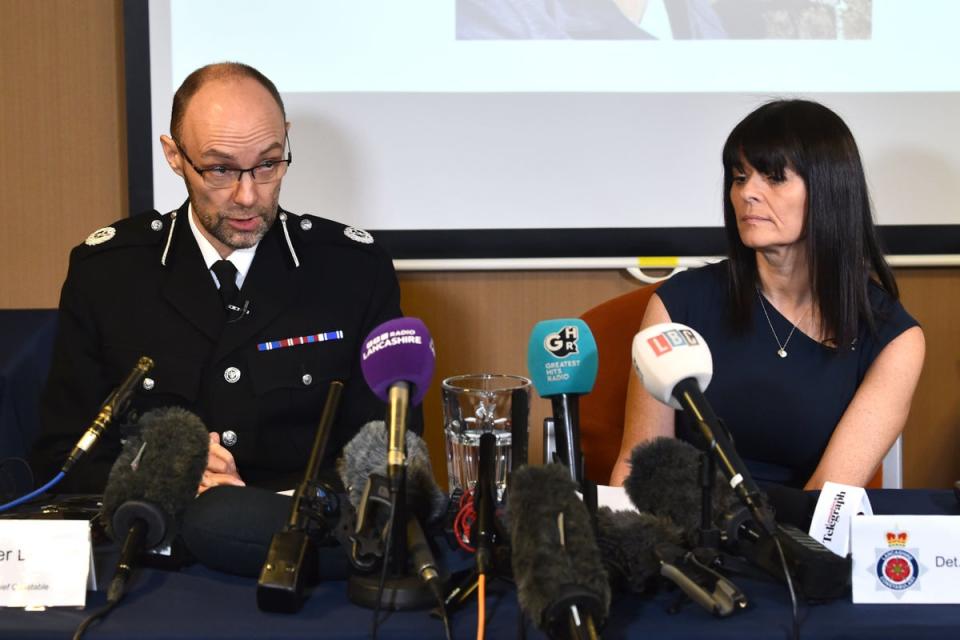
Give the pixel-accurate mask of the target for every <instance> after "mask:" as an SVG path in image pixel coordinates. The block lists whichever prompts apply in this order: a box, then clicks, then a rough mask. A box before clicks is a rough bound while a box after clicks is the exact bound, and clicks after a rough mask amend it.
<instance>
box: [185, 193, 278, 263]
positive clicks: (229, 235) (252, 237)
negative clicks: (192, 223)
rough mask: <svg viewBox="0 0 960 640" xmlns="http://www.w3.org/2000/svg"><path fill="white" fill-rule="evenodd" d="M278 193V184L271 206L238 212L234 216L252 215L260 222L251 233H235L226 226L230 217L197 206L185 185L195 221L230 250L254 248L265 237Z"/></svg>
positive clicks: (271, 224) (272, 219) (255, 207)
mask: <svg viewBox="0 0 960 640" xmlns="http://www.w3.org/2000/svg"><path fill="white" fill-rule="evenodd" d="M184 182H186V181H184ZM279 192H280V184H279V183H278V184H277V186H276V189H275V190H274V192H273V194H272V195H273V197H272V198H270V200H271V201H272V205H267V206H254V207H251V208H249V209H242V210H241V212H240V213H241V215H239V216H234V217H242V218H247V217H251V215H252V216H253V217H256V218H257V219H258V220H259V222H260V224H258V225H257V227H256V228H255V229H254V230H252V231H237V230H234V229H232V228H231V227H230V225H229V224H228V222H227V219H228V218H230V217H231V216H229V215H227V214H226V213H225V212H224V211H222V210H216V211H214V212H213V213H211V212H210V211H209V209H207V208H205V207H203V206H202V205H199V203H198V198H197V194H196V193H194V190H193V189H192V188H191V186H190V184H189V183H187V194H188V195H189V197H190V204H191V205H192V206H193V211H194V213H195V214H196V216H197V221H198V222H199V224H200V226H201V227H203V229H204V230H205V231H206V232H207V233H209V234H210V235H212V236H213V237H214V238H216V239H217V240H218V241H219V242H220V243H222V244H223V245H224V246H227V247H229V248H231V249H248V248H250V247H253V246H256V244H257V243H258V242H260V240H262V239H263V236H265V235H266V233H267V231H269V230H270V227H271V226H273V223H274V221H275V220H276V219H277V209H278V205H277V202H278V199H279Z"/></svg>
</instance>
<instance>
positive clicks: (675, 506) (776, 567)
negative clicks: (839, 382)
mask: <svg viewBox="0 0 960 640" xmlns="http://www.w3.org/2000/svg"><path fill="white" fill-rule="evenodd" d="M630 464H631V469H630V475H629V476H627V478H626V480H625V481H624V488H625V490H626V492H627V495H628V496H629V497H630V500H631V502H633V504H634V506H635V507H636V508H637V509H639V510H640V511H644V512H649V513H651V514H654V515H657V516H661V517H664V518H668V519H670V520H672V521H673V522H674V523H676V524H677V525H678V526H679V527H680V529H681V530H682V531H683V535H684V538H685V541H686V543H687V544H691V545H692V544H694V543H695V540H696V534H697V528H698V527H699V526H700V524H701V523H700V518H699V514H700V509H701V506H702V505H701V496H702V491H701V487H700V484H699V482H698V474H699V468H700V451H699V450H698V449H697V448H696V447H694V446H692V445H691V444H689V443H687V442H683V441H682V440H677V439H676V438H655V439H654V440H651V441H649V442H644V443H641V444H639V445H637V447H636V448H635V449H634V450H633V452H632V454H631V459H630ZM713 487H714V490H713V496H712V499H713V503H714V505H715V506H716V507H717V509H716V512H717V513H718V514H720V515H719V516H718V523H717V524H718V525H719V526H720V530H721V542H722V545H723V547H724V548H726V549H727V550H729V551H731V552H732V553H734V554H736V555H739V556H742V557H744V558H746V559H747V560H748V561H749V562H751V563H752V564H754V565H755V566H757V567H759V568H760V569H761V570H763V571H764V572H766V573H767V574H769V575H771V576H773V577H774V578H777V579H782V578H783V577H784V576H783V565H782V564H781V562H780V558H779V555H778V552H777V550H776V546H775V545H776V543H775V542H774V537H775V538H776V540H777V541H779V542H780V544H781V545H782V546H783V549H784V555H785V557H786V560H787V564H788V566H789V567H790V573H791V574H792V575H793V576H794V577H795V579H796V581H797V586H798V588H799V590H800V592H801V593H803V594H804V596H805V597H806V598H807V599H808V600H829V599H832V598H837V597H840V596H842V595H843V594H844V593H845V591H846V588H847V586H848V585H849V579H850V559H849V558H841V557H840V556H837V555H836V554H834V553H832V552H831V551H829V550H828V549H827V548H826V547H824V546H823V545H821V544H820V543H819V542H817V541H816V540H814V539H813V538H811V537H810V536H809V535H807V534H806V533H804V532H803V531H801V530H800V529H798V528H797V527H796V526H794V525H793V524H790V523H789V521H794V522H799V521H801V520H803V519H807V518H808V516H807V515H806V514H807V513H809V511H810V510H811V506H812V504H813V503H812V501H811V500H812V497H811V496H809V495H807V494H806V493H805V492H803V491H800V490H797V489H790V488H788V487H779V488H777V490H776V491H775V492H774V493H773V494H772V495H774V496H775V497H776V500H775V501H774V502H773V505H774V511H775V513H777V514H787V516H788V517H781V518H780V519H781V522H780V523H779V524H776V528H775V532H774V534H773V536H770V535H767V534H766V532H765V530H764V529H762V528H761V527H760V526H759V524H758V523H757V522H756V521H755V520H754V519H753V518H752V517H751V514H750V512H749V510H747V509H745V508H744V507H743V506H741V505H740V503H739V500H738V496H737V495H736V494H735V493H734V491H733V490H732V489H731V488H730V487H729V485H728V484H726V483H724V482H715V483H714V485H713Z"/></svg>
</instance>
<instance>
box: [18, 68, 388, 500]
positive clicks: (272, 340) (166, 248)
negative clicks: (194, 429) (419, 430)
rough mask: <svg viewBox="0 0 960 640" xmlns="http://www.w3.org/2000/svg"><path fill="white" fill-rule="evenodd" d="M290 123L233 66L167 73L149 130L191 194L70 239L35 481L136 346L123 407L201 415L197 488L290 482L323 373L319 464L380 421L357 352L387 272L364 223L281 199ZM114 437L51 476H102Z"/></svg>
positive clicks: (254, 77) (93, 480)
mask: <svg viewBox="0 0 960 640" xmlns="http://www.w3.org/2000/svg"><path fill="white" fill-rule="evenodd" d="M288 128H289V123H287V122H286V118H285V112H284V107H283V102H282V100H281V98H280V95H279V93H278V92H277V89H276V87H275V86H274V85H273V83H272V82H271V81H270V80H268V79H267V78H266V77H264V76H263V75H262V74H260V73H259V72H258V71H256V70H255V69H253V68H251V67H248V66H246V65H241V64H236V63H224V64H217V65H210V66H207V67H203V68H201V69H198V70H197V71H195V72H194V73H193V74H191V75H190V76H189V77H188V78H187V79H186V80H185V81H184V83H183V84H182V85H181V87H180V88H179V89H178V91H177V93H176V95H175V96H174V104H173V111H172V116H171V123H170V133H171V135H170V136H161V138H160V142H161V144H162V145H163V152H164V155H165V156H166V159H167V162H168V163H169V164H170V167H171V168H172V169H173V171H174V172H175V173H177V174H178V175H180V176H182V177H183V179H184V183H185V184H186V187H187V192H188V194H189V199H188V201H187V202H186V203H184V205H183V206H181V207H180V209H179V210H177V211H173V212H170V213H166V214H159V213H157V212H155V211H154V212H151V213H148V214H143V215H138V216H134V217H131V218H128V219H125V220H121V221H119V222H117V223H115V224H113V225H111V226H109V227H105V228H103V229H100V230H98V231H96V232H94V233H93V234H91V235H90V237H89V238H87V240H86V242H84V244H82V245H80V246H78V247H76V248H75V249H74V250H73V252H72V253H71V256H70V269H69V273H68V275H67V279H66V282H65V283H64V286H63V291H62V293H61V300H60V314H59V328H58V335H57V341H56V345H55V352H54V359H53V364H52V368H51V372H50V378H49V380H48V382H47V387H46V390H45V392H44V396H43V399H42V402H41V422H42V431H41V435H40V437H39V438H38V440H37V442H36V444H35V447H34V455H33V461H34V470H35V474H36V476H37V481H38V483H39V482H45V481H46V480H47V479H49V478H51V477H52V476H53V475H54V474H55V473H56V471H57V470H59V468H60V465H62V464H63V462H64V460H65V459H66V456H67V455H68V453H69V452H70V449H71V448H72V447H73V445H74V444H75V443H76V441H77V439H78V437H79V436H80V435H81V434H82V433H83V431H84V429H85V428H86V427H87V426H88V425H89V423H90V421H91V419H92V418H93V417H94V416H95V415H96V414H97V411H98V409H99V407H100V405H101V403H102V402H103V401H104V400H105V398H106V397H107V396H108V394H109V393H110V391H111V390H112V389H113V388H115V387H116V386H117V385H118V384H119V383H120V382H121V381H122V380H123V379H124V377H125V376H126V375H127V374H128V372H129V371H130V369H131V368H132V367H133V365H134V364H135V363H136V362H137V359H138V358H139V356H141V355H146V356H149V357H151V358H152V359H153V360H154V361H155V367H154V369H153V370H152V371H151V372H149V373H148V374H147V377H146V378H145V379H144V380H143V383H142V387H141V388H139V389H138V390H137V392H136V393H135V394H134V396H133V400H132V406H133V408H134V410H135V411H137V412H139V413H142V412H144V411H146V410H149V409H151V408H154V407H162V406H170V405H178V406H183V407H186V408H187V409H190V410H192V411H194V412H196V413H197V414H198V415H199V416H200V417H201V419H203V421H204V423H205V424H206V425H207V428H208V429H209V430H210V439H211V440H210V445H211V446H210V456H209V460H208V465H207V469H206V471H205V473H204V476H203V480H202V481H201V484H200V487H199V490H200V491H204V490H206V489H208V488H210V487H213V486H217V485H221V484H230V485H244V484H249V485H257V486H264V487H268V488H272V489H276V488H291V487H294V486H296V483H297V482H298V481H299V479H300V478H301V476H302V473H303V468H304V467H305V466H306V461H307V458H308V456H309V453H310V450H311V447H312V444H313V439H314V434H315V431H316V427H317V424H318V422H319V417H320V413H321V411H322V409H323V404H324V400H325V398H326V393H327V389H328V387H329V383H330V381H332V380H342V381H344V382H345V383H346V387H345V389H344V392H343V397H342V398H341V403H340V410H339V413H338V420H337V424H336V428H335V430H334V432H333V433H332V434H331V437H330V440H329V443H328V447H327V458H328V460H327V462H329V461H330V459H331V458H332V457H333V456H334V455H335V454H336V453H337V452H339V450H340V449H341V448H342V446H343V445H344V444H345V443H346V442H347V441H348V440H349V439H350V437H351V436H352V435H353V434H354V433H355V432H356V430H357V429H358V428H359V427H360V426H361V425H363V424H364V423H365V422H367V421H369V420H373V419H383V416H384V407H383V404H382V403H381V402H380V401H378V400H377V399H376V398H375V396H374V395H373V394H372V392H370V390H369V389H368V388H367V386H366V384H365V382H364V380H363V378H362V376H361V375H360V367H359V358H360V351H361V348H360V347H361V342H362V340H363V339H364V338H365V337H366V336H367V334H368V333H369V332H370V331H371V330H372V329H373V328H374V327H375V326H376V325H378V324H380V323H382V322H384V321H386V320H388V319H390V318H394V317H397V316H399V315H401V313H400V304H399V302H400V293H399V287H398V285H397V280H396V275H395V274H394V271H393V266H392V263H391V261H390V259H389V257H388V256H387V254H386V253H385V252H384V251H383V250H382V249H381V248H379V247H378V246H377V245H376V244H375V243H374V241H373V238H372V237H371V236H370V234H368V233H366V232H365V231H361V230H359V229H354V228H352V227H345V226H343V225H341V224H338V223H335V222H331V221H329V220H325V219H323V218H318V217H314V216H310V215H296V214H293V213H290V212H288V211H284V210H283V209H282V208H280V207H279V206H278V199H279V194H280V184H281V180H282V178H283V176H284V174H285V173H286V170H287V167H288V166H289V164H290V162H291V160H292V157H291V154H290V148H289V140H288V138H287V130H288ZM224 261H226V264H224ZM218 289H219V291H218ZM237 289H239V291H237ZM120 437H121V433H120V429H119V428H118V427H117V425H114V426H112V427H110V428H108V429H107V431H106V432H105V434H104V436H103V438H102V439H101V441H100V443H99V444H98V445H97V446H96V448H95V449H94V450H93V451H92V452H91V453H90V454H88V455H87V456H86V458H85V459H83V460H82V461H81V462H79V463H78V464H77V465H76V466H75V467H74V469H73V470H72V471H71V473H70V474H69V475H68V477H67V479H66V480H65V481H64V482H63V483H61V485H59V486H58V487H57V489H58V490H60V491H64V492H68V491H70V492H100V491H102V490H103V488H104V486H105V484H106V478H107V474H108V472H109V469H110V466H111V464H112V462H113V460H114V459H115V458H116V457H117V455H118V453H119V450H120Z"/></svg>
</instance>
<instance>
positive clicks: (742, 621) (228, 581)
mask: <svg viewBox="0 0 960 640" xmlns="http://www.w3.org/2000/svg"><path fill="white" fill-rule="evenodd" d="M870 499H871V501H872V503H873V506H874V510H875V512H876V513H878V514H884V513H911V514H948V515H960V509H958V506H957V501H956V499H955V498H954V496H953V494H952V493H951V492H949V491H926V490H877V491H871V492H870ZM736 582H737V584H738V585H739V586H740V587H741V588H742V589H743V590H744V592H745V593H746V594H747V596H748V597H749V598H750V608H749V609H747V610H746V611H744V612H741V613H738V614H735V615H733V616H731V617H729V618H726V619H722V620H721V619H717V618H713V617H712V616H710V615H709V614H708V613H706V612H705V611H704V610H702V609H700V608H699V607H696V606H694V605H692V604H690V605H687V606H686V607H684V608H683V609H682V610H681V611H680V612H679V613H677V614H675V615H671V614H668V613H667V612H666V607H667V606H668V605H669V604H670V603H672V601H673V595H672V594H668V593H660V594H658V595H656V596H654V597H652V598H639V597H635V596H623V595H619V596H616V597H615V598H614V603H613V606H612V609H611V615H610V620H609V623H608V624H607V626H606V628H605V629H604V630H603V633H602V636H603V638H607V639H611V638H614V639H615V638H711V639H717V638H730V639H731V640H732V639H734V638H736V639H740V638H771V639H772V638H776V639H778V640H781V639H783V638H787V637H789V629H790V605H789V597H788V595H787V592H786V588H785V587H782V586H780V585H777V584H774V583H767V582H763V581H757V580H743V579H737V580H736ZM493 591H494V592H493V593H488V606H487V616H488V618H487V619H488V623H487V637H488V638H491V639H497V640H499V639H501V638H514V637H516V636H517V611H518V607H517V601H516V596H515V593H514V592H513V591H512V590H511V589H509V588H505V585H501V586H500V587H497V588H494V589H493ZM255 598H256V584H255V581H254V580H253V579H251V578H239V577H234V576H229V575H225V574H221V573H216V572H213V571H210V570H208V569H205V568H204V567H201V566H197V565H195V566H192V567H189V568H187V569H185V570H183V571H181V572H179V573H175V572H166V571H160V570H151V569H144V570H142V571H141V572H140V575H139V576H138V578H137V579H136V581H135V582H133V583H132V584H131V586H130V589H129V590H128V595H127V597H126V598H125V599H124V601H123V602H122V603H121V604H120V606H119V607H117V609H116V610H114V611H113V612H112V613H111V614H110V615H109V616H108V617H107V618H106V620H104V621H102V622H99V623H96V624H95V625H94V626H93V627H91V628H90V629H89V630H88V632H87V635H86V637H89V638H91V639H104V640H106V639H108V638H131V637H136V638H144V639H159V638H205V639H216V638H230V639H231V640H234V639H243V638H278V639H284V638H290V639H295V638H369V637H370V622H371V612H370V611H369V610H366V609H360V608H358V607H355V606H353V605H351V604H350V603H349V602H348V601H347V596H346V588H345V583H344V582H343V581H339V580H338V581H331V582H322V583H321V584H320V585H319V586H318V587H316V588H315V589H314V590H313V591H312V593H311V594H310V597H309V599H308V600H307V602H306V604H305V606H304V608H303V610H302V611H301V612H300V613H298V614H294V615H286V614H271V613H263V612H261V611H259V610H258V609H257V607H256V600H255ZM104 602H105V595H104V594H103V593H100V592H98V593H91V594H89V595H88V607H87V609H86V610H85V611H78V610H50V611H46V612H41V613H31V612H25V611H19V610H7V611H4V612H3V613H2V615H0V637H4V638H7V637H11V638H63V637H69V636H70V634H72V632H73V630H74V629H75V628H76V626H77V625H78V624H79V623H80V621H81V620H82V619H83V618H84V617H86V615H87V614H88V613H89V612H90V611H92V610H93V609H94V608H97V607H99V606H101V605H102V604H103V603H104ZM800 616H801V627H800V635H801V638H804V639H809V638H871V639H872V638H883V637H888V638H898V639H900V638H910V639H914V638H938V639H939V638H945V637H954V636H955V635H956V633H957V630H958V629H960V605H899V606H887V605H854V604H852V603H851V602H850V600H849V599H844V600H839V601H835V602H832V603H829V604H824V605H817V606H807V605H802V606H801V609H800ZM453 626H454V637H455V638H460V639H463V638H473V637H475V635H476V607H475V606H471V607H468V608H466V609H464V610H462V611H460V612H458V613H456V614H455V615H454V618H453ZM530 631H531V632H530V633H529V637H531V638H540V637H543V636H542V635H540V634H539V633H536V632H534V631H533V630H532V627H531V629H530ZM379 637H381V638H410V639H413V638H417V639H421V638H443V637H444V636H443V630H442V627H441V625H440V622H439V621H438V620H435V619H432V618H430V617H429V616H428V614H427V613H425V612H402V613H391V614H389V617H387V618H386V621H385V622H384V623H383V624H382V625H381V629H380V633H379Z"/></svg>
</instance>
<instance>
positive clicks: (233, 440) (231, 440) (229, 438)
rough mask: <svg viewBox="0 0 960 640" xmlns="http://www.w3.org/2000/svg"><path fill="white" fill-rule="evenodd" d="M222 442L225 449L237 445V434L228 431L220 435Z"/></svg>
mask: <svg viewBox="0 0 960 640" xmlns="http://www.w3.org/2000/svg"><path fill="white" fill-rule="evenodd" d="M220 442H221V443H222V444H223V446H225V447H232V446H233V445H235V444H237V432H236V431H231V430H230V429H227V430H226V431H224V432H223V433H221V434H220Z"/></svg>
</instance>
